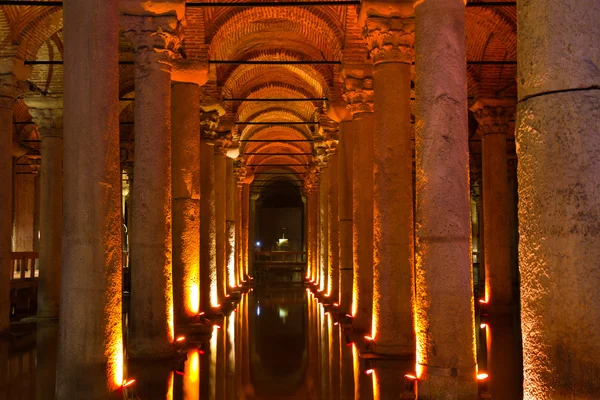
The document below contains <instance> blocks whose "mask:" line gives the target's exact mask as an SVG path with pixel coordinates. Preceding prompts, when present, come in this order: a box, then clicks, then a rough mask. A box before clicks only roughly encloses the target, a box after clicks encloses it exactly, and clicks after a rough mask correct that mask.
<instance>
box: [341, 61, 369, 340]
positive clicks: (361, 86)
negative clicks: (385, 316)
mask: <svg viewBox="0 0 600 400" xmlns="http://www.w3.org/2000/svg"><path fill="white" fill-rule="evenodd" d="M371 73H372V72H371V69H370V67H369V66H361V67H360V68H348V69H346V70H344V77H343V79H344V88H343V90H344V99H345V100H346V102H347V103H348V107H349V109H350V112H351V113H352V118H353V127H354V132H353V133H352V137H353V139H354V140H353V143H352V150H353V154H352V219H353V225H352V235H353V242H352V243H353V244H352V247H353V261H354V284H353V289H352V291H353V299H352V316H353V317H354V320H353V321H352V327H353V328H354V329H355V330H356V331H357V332H362V333H371V329H372V314H373V134H374V132H375V118H374V114H373V77H372V75H371Z"/></svg>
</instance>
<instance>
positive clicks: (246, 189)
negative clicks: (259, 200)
mask: <svg viewBox="0 0 600 400" xmlns="http://www.w3.org/2000/svg"><path fill="white" fill-rule="evenodd" d="M249 216H250V184H249V183H247V182H244V186H243V187H242V234H243V237H242V250H243V260H244V275H243V279H244V280H246V276H247V275H248V273H249V272H250V270H249V269H248V264H249V260H248V257H249V255H250V243H249V238H248V233H249V228H250V223H249V222H250V221H249Z"/></svg>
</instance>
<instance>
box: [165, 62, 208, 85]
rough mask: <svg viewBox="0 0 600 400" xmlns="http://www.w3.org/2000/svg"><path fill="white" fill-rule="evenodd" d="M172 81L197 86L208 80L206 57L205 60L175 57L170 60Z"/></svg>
mask: <svg viewBox="0 0 600 400" xmlns="http://www.w3.org/2000/svg"><path fill="white" fill-rule="evenodd" d="M171 80H172V81H173V83H191V84H196V85H198V86H202V85H204V84H205V83H206V82H208V59H207V60H205V61H200V60H190V59H183V58H177V59H175V60H174V61H173V62H172V72H171Z"/></svg>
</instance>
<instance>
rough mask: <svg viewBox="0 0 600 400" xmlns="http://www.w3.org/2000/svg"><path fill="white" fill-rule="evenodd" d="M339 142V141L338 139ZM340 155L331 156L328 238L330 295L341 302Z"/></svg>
mask: <svg viewBox="0 0 600 400" xmlns="http://www.w3.org/2000/svg"><path fill="white" fill-rule="evenodd" d="M336 142H337V141H336ZM338 175H339V167H338V155H337V152H336V153H333V154H331V155H330V156H329V215H328V217H327V219H328V221H329V231H328V240H327V243H328V245H329V249H328V251H327V253H328V254H329V261H328V265H329V297H330V299H331V301H332V302H337V303H338V304H339V287H340V251H339V226H340V225H339V217H338V210H339V207H338V204H339V199H338V191H339V190H338V188H339V182H338Z"/></svg>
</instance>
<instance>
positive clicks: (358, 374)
mask: <svg viewBox="0 0 600 400" xmlns="http://www.w3.org/2000/svg"><path fill="white" fill-rule="evenodd" d="M352 366H353V368H354V400H371V399H373V378H372V377H371V375H370V374H367V373H365V366H364V360H363V359H361V358H360V357H359V355H358V349H357V348H356V345H355V344H353V345H352Z"/></svg>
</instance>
